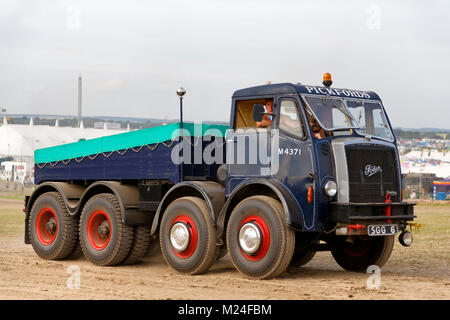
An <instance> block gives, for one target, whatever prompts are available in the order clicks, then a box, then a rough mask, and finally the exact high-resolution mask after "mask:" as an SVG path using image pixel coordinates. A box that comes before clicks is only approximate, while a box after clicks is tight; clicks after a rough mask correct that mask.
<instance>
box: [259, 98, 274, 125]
mask: <svg viewBox="0 0 450 320" xmlns="http://www.w3.org/2000/svg"><path fill="white" fill-rule="evenodd" d="M265 104H266V111H267V114H265V115H264V116H263V119H262V120H261V121H260V122H256V127H258V128H267V127H270V126H272V117H273V116H272V113H273V99H266V101H265Z"/></svg>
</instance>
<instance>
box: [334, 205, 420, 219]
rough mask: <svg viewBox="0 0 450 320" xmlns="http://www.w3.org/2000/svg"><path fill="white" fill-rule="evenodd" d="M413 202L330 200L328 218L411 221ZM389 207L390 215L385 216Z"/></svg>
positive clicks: (412, 217)
mask: <svg viewBox="0 0 450 320" xmlns="http://www.w3.org/2000/svg"><path fill="white" fill-rule="evenodd" d="M414 205H415V203H409V202H393V203H385V202H382V203H355V202H345V203H343V202H332V203H330V206H329V213H328V219H329V220H330V221H331V222H344V223H364V222H366V223H370V222H387V221H388V220H390V221H392V222H393V223H398V222H402V221H412V220H414V218H416V216H414ZM388 207H390V208H391V215H390V216H386V212H387V210H386V209H387V208H388Z"/></svg>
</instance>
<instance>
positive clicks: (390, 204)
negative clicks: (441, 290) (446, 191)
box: [24, 74, 415, 279]
mask: <svg viewBox="0 0 450 320" xmlns="http://www.w3.org/2000/svg"><path fill="white" fill-rule="evenodd" d="M323 84H324V86H308V85H302V84H291V83H280V84H267V85H262V86H255V87H251V88H246V89H242V90H238V91H236V92H234V94H233V96H232V100H231V116H230V123H229V126H224V125H211V124H197V123H183V122H182V121H180V123H172V124H169V125H165V126H158V127H154V128H149V129H142V130H137V131H132V132H127V133H122V134H118V135H113V136H108V137H103V138H98V139H93V140H86V141H79V142H76V143H71V144H66V145H61V146H57V147H52V148H46V149H40V150H36V152H35V183H36V188H35V190H34V192H33V193H32V194H31V195H30V196H27V197H26V198H25V209H24V212H25V243H27V244H30V243H31V244H32V246H33V248H34V250H35V252H36V253H37V254H38V255H39V256H40V257H42V258H44V259H55V260H56V259H70V258H71V257H73V256H74V255H75V254H76V253H77V252H80V251H82V252H83V254H84V255H85V257H86V258H87V259H88V260H89V261H90V262H92V263H94V264H96V265H100V266H105V265H117V264H131V263H136V262H138V261H140V260H141V259H142V257H143V256H144V255H145V253H146V251H147V250H148V247H149V244H150V242H151V241H154V240H155V239H157V238H159V242H160V247H161V251H162V254H163V256H164V259H165V260H166V262H167V263H168V264H169V265H170V266H171V267H172V268H173V269H175V270H176V271H178V272H181V273H187V274H199V273H203V272H206V271H207V270H208V268H209V267H210V266H211V265H212V264H213V263H214V261H215V260H216V259H219V258H220V257H222V256H224V255H225V254H226V253H228V254H229V257H230V259H231V261H232V263H233V265H234V266H235V267H236V268H237V269H238V270H239V272H241V273H242V274H244V275H245V276H246V277H249V278H255V279H264V278H271V277H275V276H277V275H279V274H280V273H282V272H283V271H285V270H286V268H287V267H288V266H289V265H292V266H301V265H304V264H306V263H307V262H308V261H310V260H311V259H312V258H313V256H314V254H315V253H316V252H317V251H331V253H332V255H333V257H334V259H335V261H336V262H337V263H338V264H339V265H340V266H341V267H343V268H344V269H346V270H352V271H363V272H365V271H366V269H367V268H368V267H369V266H371V265H377V266H379V267H381V266H382V265H383V264H385V263H386V261H387V260H388V258H389V256H390V254H391V252H392V248H393V245H394V239H395V236H396V235H397V234H399V240H400V243H401V244H402V245H404V246H409V245H411V243H412V235H411V233H409V232H408V231H407V230H406V227H407V225H408V223H410V222H409V221H413V220H414V218H415V217H414V213H413V204H410V203H407V202H403V199H402V181H401V173H400V165H399V157H398V151H397V146H396V139H395V136H394V134H393V130H392V127H391V125H390V122H389V120H388V117H387V115H386V113H385V109H384V107H383V104H382V102H381V99H380V97H379V96H378V95H377V94H376V93H374V92H369V91H358V90H350V89H336V88H331V87H330V85H331V78H330V76H329V75H328V74H327V75H326V77H325V78H324V82H323ZM180 101H181V100H180ZM180 127H182V129H183V130H180ZM255 141H256V146H255ZM257 154H264V155H265V156H267V159H266V161H262V160H261V159H259V158H258V157H257V156H256V155H257ZM261 158H264V157H261ZM80 248H81V250H80Z"/></svg>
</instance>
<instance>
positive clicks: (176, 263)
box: [159, 197, 217, 274]
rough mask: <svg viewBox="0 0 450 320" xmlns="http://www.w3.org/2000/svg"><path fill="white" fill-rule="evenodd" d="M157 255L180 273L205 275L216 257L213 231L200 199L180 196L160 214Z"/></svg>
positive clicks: (206, 209)
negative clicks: (159, 246) (159, 248)
mask: <svg viewBox="0 0 450 320" xmlns="http://www.w3.org/2000/svg"><path fill="white" fill-rule="evenodd" d="M159 240H160V245H161V252H162V254H163V257H164V259H165V260H166V262H167V264H169V265H170V266H171V267H172V268H173V269H174V270H176V271H178V272H180V273H187V274H200V273H204V272H206V271H207V270H208V269H209V267H210V266H211V265H212V264H213V262H214V259H215V258H216V252H217V251H216V229H215V227H214V222H213V220H212V218H211V214H210V212H209V209H208V206H207V205H206V202H205V201H204V200H203V199H199V198H195V197H183V198H180V199H177V200H175V201H173V202H172V203H171V204H170V205H169V206H168V207H167V209H166V211H165V212H164V215H163V217H162V219H161V225H160V230H159Z"/></svg>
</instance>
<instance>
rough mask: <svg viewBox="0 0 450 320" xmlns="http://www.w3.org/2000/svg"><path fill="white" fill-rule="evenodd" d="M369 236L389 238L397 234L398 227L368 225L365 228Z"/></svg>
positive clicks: (391, 225)
mask: <svg viewBox="0 0 450 320" xmlns="http://www.w3.org/2000/svg"><path fill="white" fill-rule="evenodd" d="M367 232H368V234H369V236H372V237H373V236H389V235H393V234H397V233H398V226H397V225H396V224H389V225H382V224H381V225H369V227H368V228H367Z"/></svg>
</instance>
